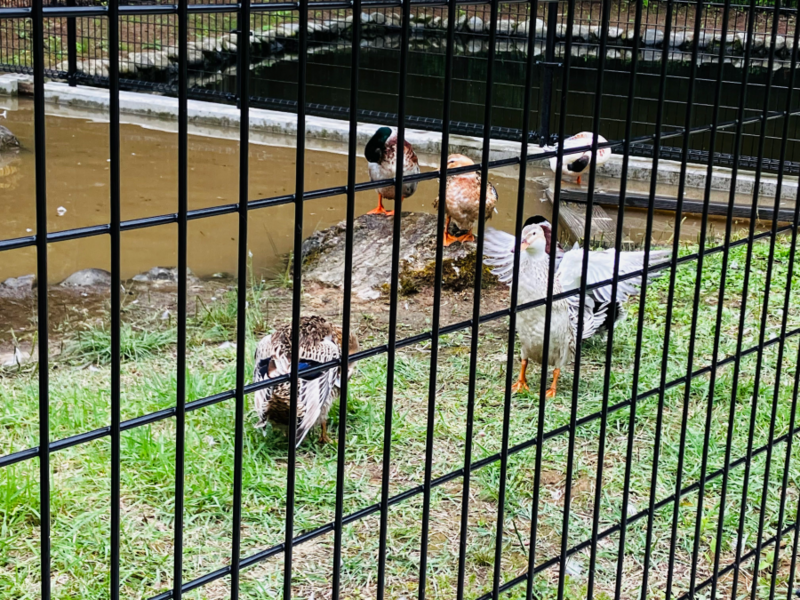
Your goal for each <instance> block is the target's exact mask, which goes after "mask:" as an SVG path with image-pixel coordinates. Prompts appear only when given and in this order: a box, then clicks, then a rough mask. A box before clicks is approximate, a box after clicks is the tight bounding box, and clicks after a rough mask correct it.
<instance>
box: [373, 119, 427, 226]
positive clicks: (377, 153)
mask: <svg viewBox="0 0 800 600" xmlns="http://www.w3.org/2000/svg"><path fill="white" fill-rule="evenodd" d="M364 157H365V158H366V159H367V162H368V163H369V180H370V181H381V180H383V179H394V178H395V177H396V176H397V134H396V133H394V132H393V131H392V130H391V129H389V128H388V127H381V128H380V129H378V131H376V132H375V135H373V136H372V137H371V138H370V140H369V141H368V142H367V145H366V147H365V148H364ZM418 173H419V161H418V160H417V155H416V154H415V153H414V148H412V147H411V144H409V143H408V141H407V140H403V177H406V176H408V175H416V174H418ZM395 187H396V186H395V185H394V183H392V184H391V185H387V186H386V187H384V188H381V189H379V190H378V207H377V208H374V209H372V210H371V211H369V212H368V213H367V214H370V215H387V216H391V215H393V214H394V211H393V210H389V211H387V210H386V209H385V208H383V200H384V199H386V200H394V199H395V198H394V196H395ZM416 191H417V182H416V181H408V182H407V181H405V180H404V181H403V198H408V197H410V196H412V195H414V192H416Z"/></svg>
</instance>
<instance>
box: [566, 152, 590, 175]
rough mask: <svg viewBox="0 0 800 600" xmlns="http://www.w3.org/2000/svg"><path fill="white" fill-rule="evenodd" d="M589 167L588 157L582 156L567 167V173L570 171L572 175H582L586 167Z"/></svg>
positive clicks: (586, 155)
mask: <svg viewBox="0 0 800 600" xmlns="http://www.w3.org/2000/svg"><path fill="white" fill-rule="evenodd" d="M588 166H589V155H588V154H584V155H583V156H581V157H580V158H576V159H575V160H573V161H572V162H571V163H569V164H568V165H567V171H572V172H573V173H583V172H584V171H585V170H586V167H588Z"/></svg>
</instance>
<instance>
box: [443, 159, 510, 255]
mask: <svg viewBox="0 0 800 600" xmlns="http://www.w3.org/2000/svg"><path fill="white" fill-rule="evenodd" d="M474 164H475V162H474V161H473V160H472V159H471V158H469V157H467V156H464V155H463V154H451V155H450V156H448V157H447V168H448V170H449V169H455V168H456V167H464V166H467V165H474ZM497 199H498V197H497V190H496V189H495V187H494V186H493V185H492V183H491V182H487V184H486V212H485V213H484V214H485V215H486V220H487V221H488V220H489V219H491V218H492V215H493V214H494V213H496V212H497V208H496V207H497ZM480 202H481V174H480V172H478V171H473V172H470V173H459V174H457V175H448V176H447V188H446V191H445V203H444V207H445V215H446V216H447V220H446V221H445V225H444V245H445V246H449V245H450V244H452V243H453V242H471V241H474V240H475V236H474V235H473V234H472V228H473V227H474V225H475V223H477V221H478V217H479V216H480V206H481V204H480ZM433 208H434V209H438V208H439V198H438V197H437V198H436V200H434V201H433ZM451 222H452V223H453V224H454V225H455V226H456V228H457V229H458V230H459V231H460V232H462V234H461V235H459V236H454V235H451V234H450V223H451Z"/></svg>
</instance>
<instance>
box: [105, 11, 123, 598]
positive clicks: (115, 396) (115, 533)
mask: <svg viewBox="0 0 800 600" xmlns="http://www.w3.org/2000/svg"><path fill="white" fill-rule="evenodd" d="M108 8H109V11H108V58H109V65H108V83H109V101H110V106H109V122H108V127H109V134H110V135H109V144H108V150H109V161H110V164H109V167H110V185H109V192H110V201H111V207H110V208H111V210H110V215H111V574H110V575H111V576H110V585H111V600H117V598H119V560H120V555H119V546H120V511H119V502H120V489H119V488H120V463H121V460H122V457H121V456H120V411H121V406H120V395H121V389H120V368H121V356H120V335H121V329H120V327H121V319H120V310H121V309H122V303H121V296H120V286H121V285H122V281H121V280H122V274H121V256H120V237H121V232H120V221H121V213H120V153H119V145H120V143H119V0H109V5H108Z"/></svg>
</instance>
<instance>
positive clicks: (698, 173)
mask: <svg viewBox="0 0 800 600" xmlns="http://www.w3.org/2000/svg"><path fill="white" fill-rule="evenodd" d="M652 172H653V159H652V158H644V157H641V156H632V157H630V160H629V163H628V179H629V180H634V181H650V179H651V177H652ZM680 172H681V163H679V162H678V161H675V160H663V159H660V160H659V161H658V173H657V175H656V177H657V182H658V183H659V184H663V185H671V186H676V187H677V186H678V185H679V183H680ZM707 174H708V166H707V165H705V164H698V163H689V164H688V165H687V168H686V187H687V188H695V189H697V188H699V189H704V188H705V185H706V176H707ZM598 175H600V176H602V177H612V178H615V179H620V178H621V176H622V155H621V154H612V155H611V159H610V160H609V161H608V162H607V163H606V164H605V165H603V166H602V167H601V168H600V170H599V171H598ZM755 180H756V177H755V173H754V172H753V171H743V170H739V172H738V173H737V174H736V188H735V189H736V193H737V194H743V195H749V196H752V195H753V191H754V190H755ZM731 181H732V170H731V169H729V168H726V167H714V168H713V171H712V175H711V189H712V191H717V192H729V191H730V189H731ZM758 187H759V196H762V197H765V198H773V199H774V198H775V193H776V191H777V189H778V176H777V175H775V174H773V173H762V175H761V181H760V182H759V186H758ZM797 187H798V178H797V177H796V176H790V175H784V177H783V182H782V184H781V200H790V201H792V202H794V200H795V199H796V198H797ZM792 205H794V204H792Z"/></svg>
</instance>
